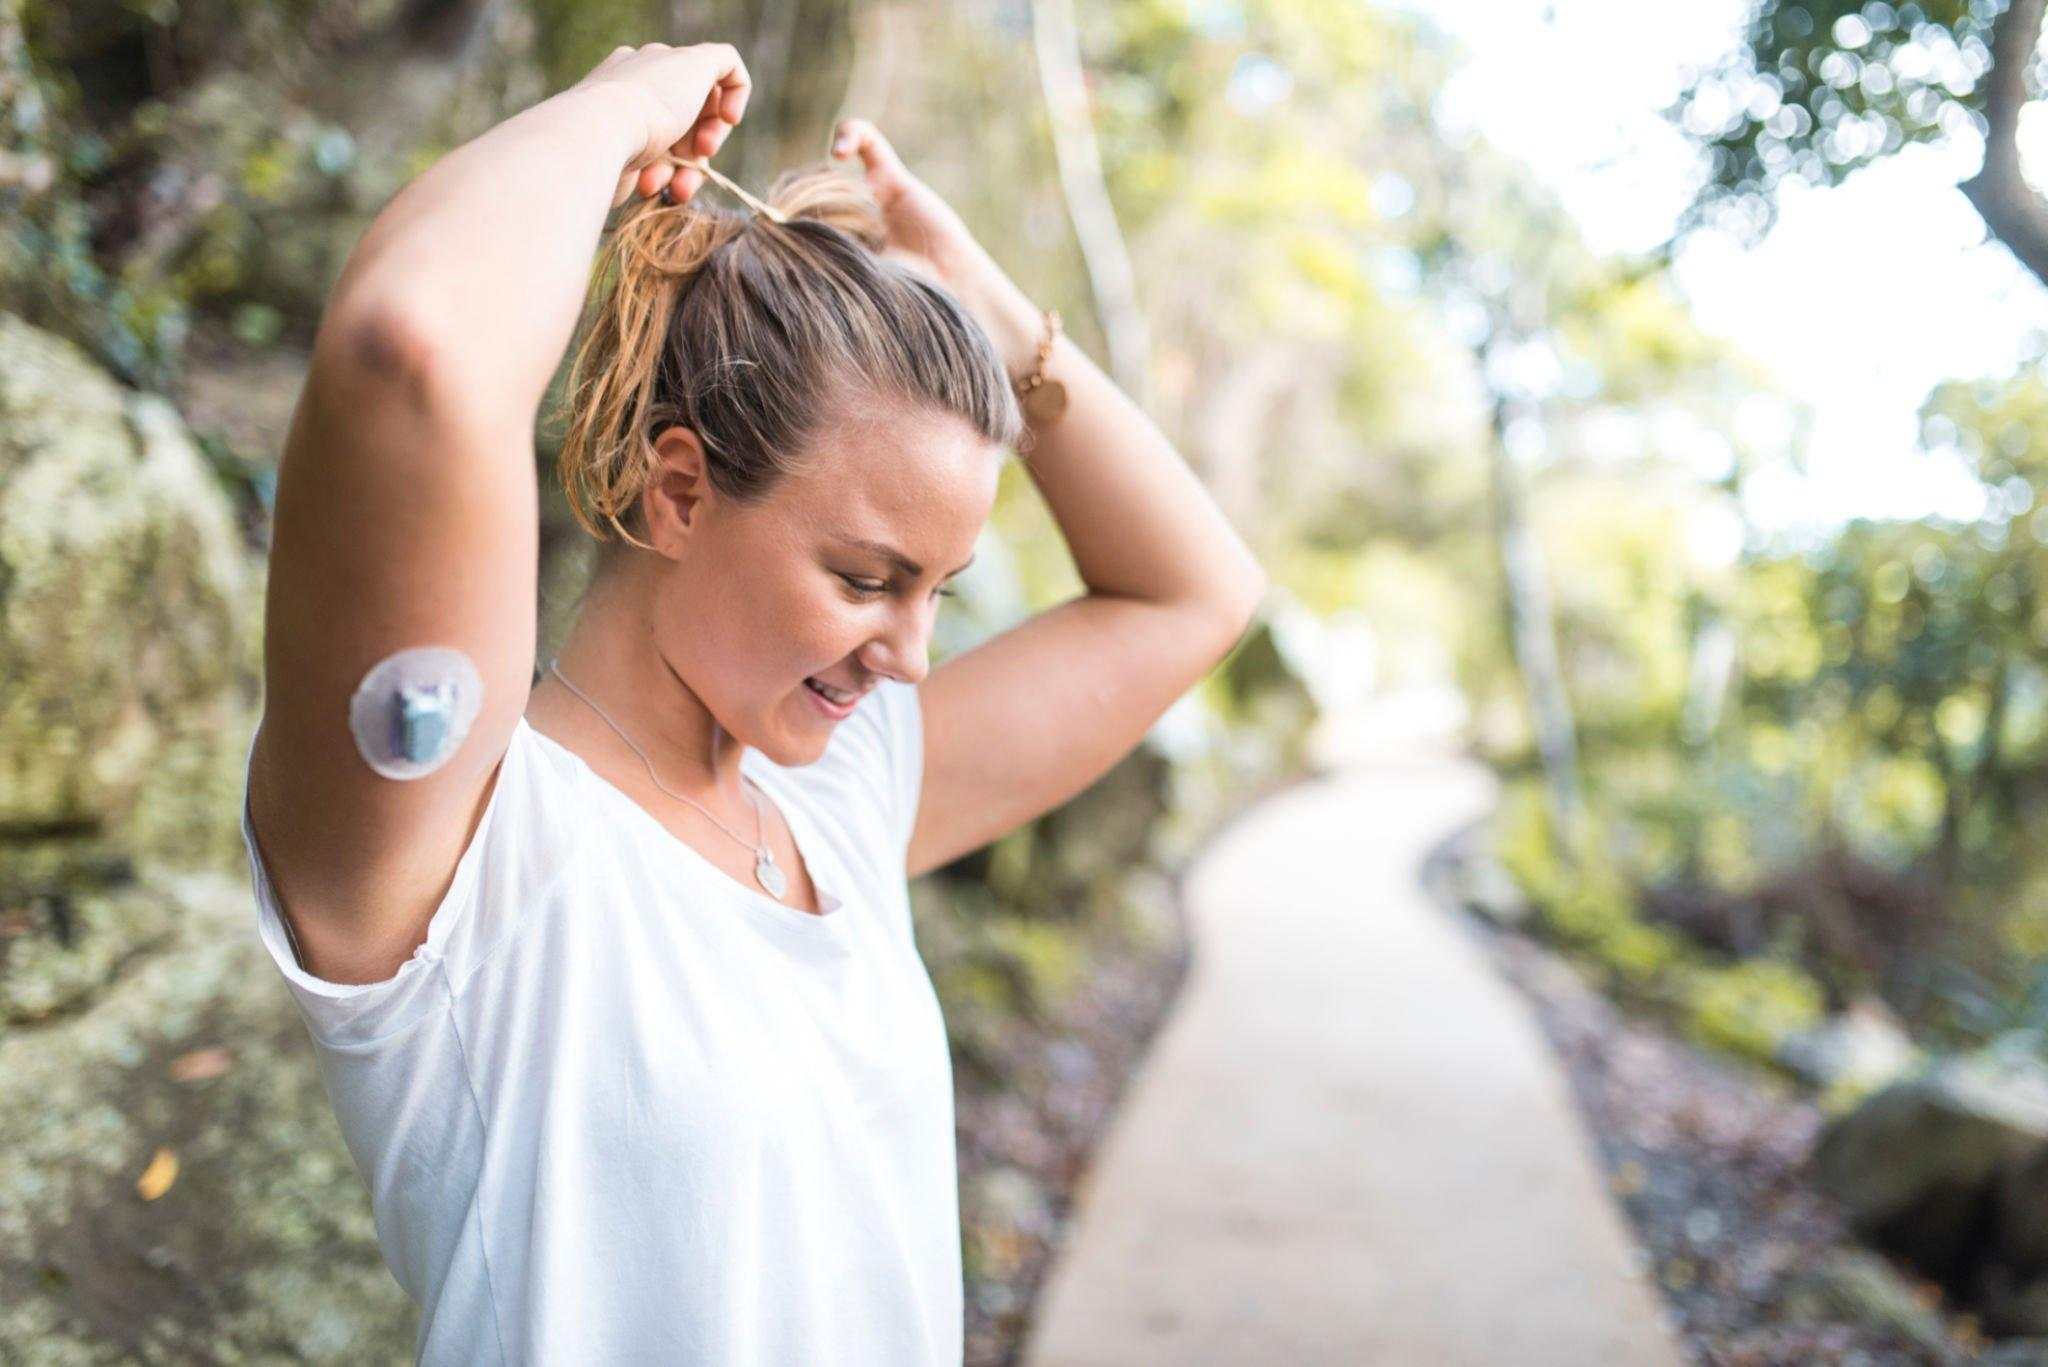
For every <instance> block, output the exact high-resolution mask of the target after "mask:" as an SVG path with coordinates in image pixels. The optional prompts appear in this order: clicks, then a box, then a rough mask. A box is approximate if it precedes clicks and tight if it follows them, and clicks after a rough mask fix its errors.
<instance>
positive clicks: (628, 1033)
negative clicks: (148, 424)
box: [242, 681, 964, 1367]
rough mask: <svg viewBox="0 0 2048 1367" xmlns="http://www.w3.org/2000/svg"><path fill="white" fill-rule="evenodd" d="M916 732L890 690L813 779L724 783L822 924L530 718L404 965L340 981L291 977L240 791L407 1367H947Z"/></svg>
mask: <svg viewBox="0 0 2048 1367" xmlns="http://www.w3.org/2000/svg"><path fill="white" fill-rule="evenodd" d="M919 707H920V704H919V700H918V693H917V689H916V687H915V686H914V685H910V684H904V683H900V682H895V681H884V682H882V683H881V684H880V685H879V686H878V687H877V688H876V689H875V690H874V691H873V692H871V693H869V694H868V695H867V696H866V697H865V698H863V699H862V700H861V701H860V703H859V704H858V705H857V706H856V708H855V711H854V714H853V715H852V716H850V717H848V718H847V719H846V720H844V721H842V722H840V723H839V725H838V727H837V728H836V729H835V730H834V732H833V735H832V739H831V741H830V743H829V745H828V747H827V749H826V752H825V754H824V756H823V757H822V758H821V759H820V760H819V761H818V762H817V763H815V764H812V765H806V766H801V767H796V768H783V767H782V766H780V765H777V764H775V763H774V762H772V761H770V760H769V759H768V758H767V757H766V756H765V755H763V754H762V753H761V752H760V751H758V750H752V749H749V750H748V751H747V752H746V753H745V755H744V756H743V757H742V759H741V761H740V767H741V769H742V771H743V772H744V773H745V774H747V775H748V776H749V777H751V778H753V779H754V780H756V781H757V782H758V783H759V784H760V786H761V788H762V789H763V790H764V791H765V792H766V793H768V795H769V796H770V797H772V798H773V799H774V801H775V804H776V806H777V807H778V808H780V809H781V811H782V814H783V816H784V817H785V818H786V819H787V821H788V823H789V826H790V829H791V831H792V832H793V833H794V835H795V838H796V841H797V844H798V846H799V847H800V848H801V850H802V852H803V857H804V863H805V865H806V867H807V868H808V869H809V871H810V875H811V878H812V880H813V882H814V883H815V884H816V885H817V887H818V891H819V899H820V900H819V905H820V906H821V907H826V908H829V910H828V912H827V914H825V915H823V916H817V915H812V914H810V913H808V912H804V911H800V910H798V909H796V908H794V907H791V906H788V905H785V904H783V903H780V902H777V901H775V900H774V899H773V898H771V897H769V896H768V895H767V894H766V893H765V892H763V891H761V890H760V889H759V888H757V887H747V886H742V885H741V884H740V883H738V882H737V881H736V880H734V879H733V878H732V877H730V876H729V875H728V874H726V873H725V872H724V871H723V870H721V869H719V868H718V867H717V866H715V865H713V864H712V863H711V862H710V861H709V860H708V859H706V858H705V857H704V856H703V855H701V854H699V853H698V852H697V851H696V850H694V849H692V848H691V847H690V846H688V845H686V844H684V843H683V842H682V841H680V840H677V839H676V838H675V837H674V836H673V835H671V834H670V833H669V832H668V831H667V830H666V829H665V828H664V827H663V826H662V825H661V824H660V823H659V822H657V821H656V820H655V819H654V818H653V817H652V816H651V815H649V814H648V813H647V812H646V811H645V810H644V809H642V808H641V807H639V806H638V805H636V804H635V803H634V802H633V801H632V800H631V799H629V798H628V797H627V796H626V795H625V794H624V793H623V792H621V791H620V790H619V789H618V788H616V787H614V786H612V784H611V783H609V782H608V781H606V780H605V779H603V778H600V777H599V776H598V775H597V774H596V773H595V772H594V771H593V770H592V769H590V767H589V766H588V765H586V764H585V763H584V762H583V761H582V760H581V759H580V758H578V757H577V755H576V754H575V753H574V752H572V751H570V750H568V749H566V748H564V747H563V746H561V745H559V744H557V743H556V742H554V741H552V740H550V739H548V738H547V737H546V736H544V735H542V734H541V733H540V732H538V731H536V730H534V729H533V728H532V727H531V726H529V725H527V723H526V721H525V720H524V719H523V718H522V719H521V720H520V722H519V723H518V726H517V728H516V729H515V730H514V731H513V733H512V738H511V742H510V746H509V748H508V749H507V751H506V754H505V761H504V766H503V768H502V770H501V771H500V774H499V778H498V782H497V786H496V788H495V790H494V791H493V793H492V795H491V799H490V803H489V806H488V807H487V808H486V810H485V812H484V815H483V818H482V821H481V822H480V824H479V825H478V827H477V830H476V833H475V835H474V837H473V838H472V839H471V841H470V844H469V848H468V849H467V850H465V851H464V852H463V855H462V859H461V862H460V863H459V864H458V865H457V867H456V870H455V878H454V882H453V884H452V885H451V886H450V888H449V890H448V895H447V897H446V899H445V900H444V901H443V902H442V903H441V905H440V906H439V907H438V908H437V909H436V910H435V912H434V915H433V919H432V921H431V922H430V923H429V926H428V931H427V938H426V942H425V943H424V944H423V945H421V946H420V947H419V949H418V950H416V951H415V952H414V954H413V956H412V958H411V959H409V960H408V961H407V962H406V963H405V965H404V966H403V967H401V968H400V969H399V970H398V972H397V974H396V975H395V976H394V977H391V978H389V979H386V980H385V981H383V982H380V983H371V984H366V985H347V984H340V983H331V982H327V981H325V980H323V979H320V978H316V977H314V976H313V975H312V974H310V973H308V972H306V971H305V970H304V969H303V968H302V967H300V965H299V963H298V961H297V958H296V956H295V955H294V953H293V951H292V948H291V945H290V942H289V940H288V939H287V934H286V929H285V926H284V923H283V921H282V920H281V919H280V918H279V915H278V910H277V904H276V900H275V894H274V892H273V890H272V888H271V886H270V883H269V879H268V877H267V874H266V871H265V869H264V867H263V862H262V857H261V855H260V853H259V852H258V849H257V845H256V840H255V835H254V832H253V830H252V829H251V826H250V822H249V808H248V801H247V790H246V787H245V789H244V795H243V807H242V833H243V837H244V840H245V841H246V843H247V845H248V849H249V867H250V871H251V876H252V878H253V879H254V881H255V885H256V890H257V905H258V931H259V933H260V934H261V936H262V940H263V943H264V945H265V946H266V947H267V948H268V950H269V952H270V955H271V957H272V959H273V960H274V961H275V962H276V964H277V967H278V969H279V970H280V971H281V972H282V973H283V974H284V976H285V979H286V981H287V982H288V983H289V984H290V986H291V990H292V994H293V996H294V997H295V998H296V999H297V1002H298V1005H299V1010H300V1012H301V1014H302V1015H303V1016H304V1017H305V1020H306V1025H307V1028H308V1030H309V1031H310V1032H311V1034H312V1037H313V1043H314V1048H315V1053H316V1055H317V1058H318V1061H319V1067H320V1071H321V1075H322V1078H323V1079H324V1081H325V1083H326V1085H327V1091H328V1095H329V1096H330V1097H331V1098H332V1100H333V1103H334V1110H335V1114H336V1116H337V1117H338V1118H339V1120H340V1122H341V1131H342V1135H343V1137H344V1138H345V1139H346V1141H347V1143H348V1147H349V1152H350V1153H351V1154H352V1155H353V1156H354V1158H355V1162H356V1166H357V1168H358V1169H359V1170H360V1171H361V1173H362V1176H363V1179H364V1181H365V1183H366V1184H367V1185H368V1187H369V1190H370V1199H371V1205H372V1209H373V1211H374V1214H375V1218H376V1226H377V1237H378V1241H379V1243H380V1245H381V1246H382V1248H383V1252H384V1257H385V1259H386V1261H388V1262H389V1263H390V1265H391V1270H392V1272H393V1274H394V1275H395V1276H396V1277H397V1279H398V1282H399V1284H400V1285H401V1286H402V1287H404V1289H405V1290H406V1292H407V1293H408V1294H409V1295H411V1296H412V1298H413V1299H414V1300H415V1301H417V1302H418V1303H419V1305H420V1309H421V1319H420V1329H419V1339H418V1343H417V1345H416V1350H415V1351H416V1356H417V1360H418V1361H420V1362H423V1363H427V1364H432V1365H433V1367H441V1365H442V1364H447V1365H449V1367H453V1365H454V1364H462V1367H470V1364H476V1363H508V1364H539V1365H540V1367H554V1364H565V1363H574V1364H578V1367H583V1365H584V1364H590V1365H591V1367H596V1365H597V1364H614V1363H660V1364H665V1365H671V1367H672V1365H673V1364H699V1363H705V1364H710V1363H716V1364H721V1367H727V1365H729V1367H756V1365H757V1364H758V1365H759V1367H769V1365H770V1364H773V1365H774V1367H815V1365H816V1364H821V1363H833V1364H867V1363H872V1364H876V1367H882V1364H887V1367H906V1365H907V1364H934V1365H935V1367H958V1364H959V1363H960V1361H961V1357H962V1340H963V1332H964V1331H963V1325H962V1318H961V1310H962V1306H961V1260H960V1221H959V1205H958V1189H957V1187H956V1180H957V1179H956V1167H955V1154H954V1141H953V1090H952V1064H951V1060H950V1058H949V1056H948V1053H947V1048H946V1035H945V1028H944V1023H943V1021H942V1020H941V1017H940V1012H939V1002H938V997H937V995H936V994H935V993H934V992H933V990H932V984H931V978H930V975H929V974H928V973H927V972H926V971H925V967H924V963H923V961H922V960H921V959H920V958H919V957H918V954H917V949H916V946H915V944H914V942H913V940H912V936H911V921H910V904H909V889H908V886H907V883H906V880H905V877H904V858H905V855H906V852H907V849H908V846H909V841H910V830H911V825H912V823H913V820H914V817H915V813H916V811H917V800H918V793H919V788H920V780H921V777H922V770H923V743H924V737H923V718H922V716H921V714H920V710H919ZM251 748H252V752H253V742H252V746H251ZM245 782H246V780H245Z"/></svg>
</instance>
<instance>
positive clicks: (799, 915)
mask: <svg viewBox="0 0 2048 1367" xmlns="http://www.w3.org/2000/svg"><path fill="white" fill-rule="evenodd" d="M518 724H519V725H521V726H524V727H525V728H526V729H527V730H529V731H531V732H532V733H533V734H534V735H536V736H538V737H539V738H540V739H542V740H544V741H546V742H547V743H548V744H549V745H552V746H554V747H555V748H556V749H557V750H560V751H561V752H562V753H563V754H565V755H567V756H569V758H570V759H571V760H573V761H575V764H576V769H577V772H578V773H579V774H581V775H583V776H584V777H585V778H586V779H588V780H590V781H592V782H594V783H596V784H597V785H598V786H599V787H600V788H602V789H604V790H606V791H608V792H609V793H610V794H611V795H612V796H613V797H614V798H615V799H617V800H618V801H619V802H620V803H622V804H624V805H625V806H627V807H630V808H631V809H632V810H633V813H634V814H635V815H636V816H637V817H638V818H639V819H640V820H641V821H644V822H645V823H647V826H648V827H649V828H650V829H651V831H652V832H653V833H654V834H655V835H657V836H658V837H659V838H660V839H661V840H662V841H664V842H666V844H667V845H670V846H673V847H674V848H676V849H678V850H681V851H682V854H683V857H684V858H685V859H687V860H689V861H690V862H692V863H693V864H695V865H696V867H697V868H698V869H700V870H702V871H703V872H704V873H705V874H707V875H710V876H713V877H716V878H718V879H719V880H720V881H721V883H723V884H724V885H725V886H726V887H727V888H728V889H729V890H730V891H731V892H732V893H733V894H734V895H735V896H737V897H738V898H739V899H740V900H741V901H743V902H745V903H746V904H747V905H748V906H750V907H753V908H755V909H757V910H759V911H761V912H762V913H764V914H766V915H769V916H771V917H773V918H774V919H775V920H776V921H777V922H779V923H782V924H791V923H813V924H815V925H816V927H817V932H816V933H818V934H821V935H822V934H827V933H830V932H831V931H832V930H834V929H836V928H837V927H838V926H839V925H840V923H842V922H844V921H845V920H846V900H845V899H844V898H843V897H840V896H839V895H838V894H837V893H834V892H832V891H831V890H830V888H828V887H827V882H828V880H829V881H830V882H833V883H835V884H836V882H837V874H836V873H834V874H831V875H825V874H821V873H820V864H819V860H818V852H819V850H820V849H822V848H823V844H824V842H823V841H821V840H818V839H817V838H816V836H815V832H814V831H813V830H812V828H811V824H810V814H809V813H808V812H806V811H804V810H803V807H802V805H801V804H800V803H797V802H793V801H791V800H790V798H789V795H788V794H787V793H786V792H784V791H775V790H776V789H780V788H781V787H782V785H781V783H780V782H779V781H773V782H763V781H762V778H761V775H760V773H759V772H757V770H758V768H759V766H758V765H756V766H752V767H750V766H749V764H748V761H749V760H752V759H754V758H755V757H756V756H757V755H759V753H760V752H759V751H756V750H751V749H750V750H748V751H747V752H746V753H745V754H743V755H741V756H740V770H741V773H743V774H744V775H745V776H746V777H748V778H751V779H753V780H754V781H755V782H756V783H757V784H759V786H760V787H761V789H762V790H763V791H764V792H767V793H768V794H769V796H770V797H772V798H774V800H775V807H776V810H777V811H779V812H781V813H782V819H783V821H784V823H786V824H787V825H788V827H789V835H790V839H791V840H792V841H794V842H795V844H796V849H797V855H798V857H799V858H801V859H802V860H803V863H804V868H805V869H806V870H807V871H808V872H809V873H810V875H811V886H813V887H814V888H816V889H817V891H818V902H819V905H820V906H821V907H824V908H825V910H824V914H822V915H819V914H817V913H814V912H809V911H805V910H804V909H803V908H802V907H793V906H791V905H790V904H789V903H787V902H781V901H777V900H776V899H775V898H773V897H770V896H769V895H768V894H767V893H766V892H764V891H762V890H760V889H758V888H754V887H749V886H748V885H747V884H745V883H743V882H741V881H740V880H739V879H737V878H735V877H733V876H732V875H731V874H730V873H728V872H726V871H725V870H724V869H722V868H720V867H719V866H718V865H717V864H714V863H713V862H711V859H710V857H709V856H707V855H706V854H705V853H704V852H703V851H701V850H699V849H698V848H697V847H696V846H694V845H692V844H690V843H689V842H688V841H687V840H684V839H682V838H681V837H679V836H677V835H676V833H675V832H674V831H671V830H670V829H669V828H668V827H666V826H664V825H662V824H661V822H660V821H659V820H658V819H657V818H656V817H655V815H654V813H652V812H650V811H648V810H647V809H646V808H645V807H643V806H641V805H640V804H639V803H638V802H635V801H634V800H633V797H632V795H631V794H629V793H628V792H626V790H625V789H623V788H621V787H619V785H618V784H616V783H613V782H612V781H611V780H610V779H608V778H606V777H605V776H604V775H603V774H600V773H599V772H597V770H596V769H594V768H592V767H591V765H590V762H589V761H588V760H586V759H584V758H583V756H581V755H579V754H577V753H576V752H575V751H574V750H571V749H570V748H569V747H568V746H566V745H564V744H562V743H561V742H560V741H558V740H556V739H555V738H554V737H553V736H550V735H548V734H547V733H546V732H544V731H541V730H539V729H538V728H537V727H535V726H534V725H533V723H531V722H529V721H528V720H527V719H526V718H525V717H524V716H523V715H522V716H521V717H520V718H519V723H518ZM762 760H763V762H764V763H765V762H766V757H765V756H762ZM828 903H829V905H827V904H828Z"/></svg>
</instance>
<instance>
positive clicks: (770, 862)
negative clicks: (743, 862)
mask: <svg viewBox="0 0 2048 1367" xmlns="http://www.w3.org/2000/svg"><path fill="white" fill-rule="evenodd" d="M754 881H755V882H757V883H759V884H760V885H761V886H762V887H764V888H766V889H768V895H769V896H770V897H773V898H774V899H775V900H776V901H778V902H779V901H781V900H782V894H783V893H785V892H787V891H789V875H788V874H786V873H784V872H783V871H782V869H781V868H780V867H779V866H778V865H777V864H776V862H775V856H774V855H773V854H771V853H769V851H768V847H767V846H766V845H763V846H761V848H760V849H758V850H756V851H755V859H754Z"/></svg>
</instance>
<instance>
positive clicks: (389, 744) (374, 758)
mask: <svg viewBox="0 0 2048 1367" xmlns="http://www.w3.org/2000/svg"><path fill="white" fill-rule="evenodd" d="M483 696H484V681H483V677H482V676H481V675H479V674H478V673H477V670H476V666H475V665H473V664H471V663H470V660H469V657H468V656H467V655H464V654H463V653H462V652H461V651H459V650H455V649H452V648H450V647H448V646H413V647H411V648H409V649H406V650H401V651H399V652H397V653H396V654H393V655H387V656H385V657H384V658H383V659H382V660H379V661H378V662H377V663H376V664H375V665H373V666H372V667H371V669H370V672H369V673H367V674H365V675H363V681H362V682H361V683H360V684H358V685H356V691H355V693H354V694H353V695H352V696H351V697H350V698H349V700H348V729H349V730H350V732H352V733H353V734H354V736H355V738H356V749H357V750H358V751H360V752H361V753H362V756H363V759H364V761H365V762H366V763H367V764H368V765H369V766H370V767H371V768H372V769H374V770H376V771H377V772H378V773H380V774H382V775H383V776H384V777H385V778H393V779H413V778H425V777H426V776H427V775H428V774H431V773H433V772H434V771H435V770H436V769H438V768H440V767H441V766H442V765H443V764H444V763H446V762H447V760H448V757H449V756H450V755H452V754H454V753H455V752H456V751H457V750H458V749H460V748H461V746H462V738H463V737H464V736H467V735H468V734H469V724H470V723H471V722H473V721H475V720H476V714H477V711H478V709H479V708H481V707H482V705H483Z"/></svg>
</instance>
